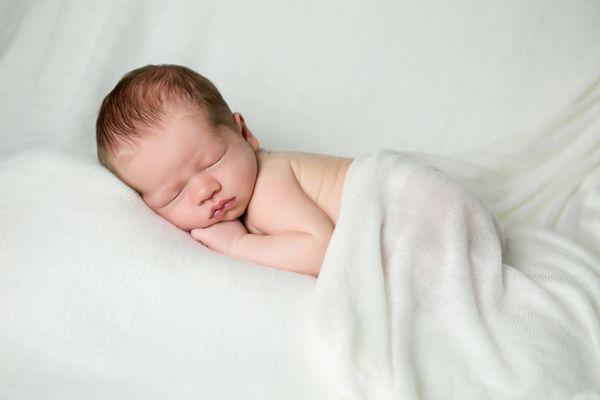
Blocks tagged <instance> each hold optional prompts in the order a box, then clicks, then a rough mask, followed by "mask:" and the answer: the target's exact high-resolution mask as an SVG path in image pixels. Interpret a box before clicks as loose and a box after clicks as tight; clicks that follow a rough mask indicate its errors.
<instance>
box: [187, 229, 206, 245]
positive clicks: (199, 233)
mask: <svg viewBox="0 0 600 400" xmlns="http://www.w3.org/2000/svg"><path fill="white" fill-rule="evenodd" d="M190 235H192V237H193V238H194V239H196V240H197V241H199V242H202V239H203V238H204V229H192V230H191V232H190Z"/></svg>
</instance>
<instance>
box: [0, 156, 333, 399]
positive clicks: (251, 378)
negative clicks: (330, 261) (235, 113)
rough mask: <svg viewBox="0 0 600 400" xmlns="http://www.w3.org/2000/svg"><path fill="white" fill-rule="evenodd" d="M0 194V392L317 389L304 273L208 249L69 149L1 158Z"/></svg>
mask: <svg viewBox="0 0 600 400" xmlns="http://www.w3.org/2000/svg"><path fill="white" fill-rule="evenodd" d="M0 192H1V193H3V195H2V196H0V221H1V223H0V237H1V238H2V240H1V241H0V260H1V261H0V274H1V279H0V316H1V317H0V318H1V323H0V360H1V361H0V398H2V399H34V398H44V399H83V398H85V399H100V398H105V399H106V398H110V399H132V398H136V399H137V398H140V399H165V398H177V399H183V398H190V399H191V398H195V399H196V398H198V397H200V398H206V399H233V398H247V399H286V398H287V399H289V398H310V399H321V398H322V399H329V398H330V397H328V396H326V395H325V393H326V392H325V390H326V389H327V387H325V386H323V385H317V384H315V381H317V380H318V379H317V378H318V377H317V376H315V370H314V368H312V367H311V361H310V359H308V358H307V356H306V354H308V352H307V351H306V340H305V336H306V331H307V329H306V322H305V316H306V312H307V309H308V307H307V302H308V298H309V295H310V293H311V291H312V289H313V288H314V280H315V279H314V278H312V277H307V276H305V275H299V274H294V273H289V272H285V271H282V270H276V269H272V268H268V267H264V266H260V265H254V264H251V263H247V262H242V261H238V260H235V259H231V258H228V257H225V256H222V255H219V254H216V253H213V252H211V251H210V250H208V249H207V248H206V247H204V246H202V245H200V244H199V243H198V242H196V241H194V240H193V239H192V238H191V237H190V236H189V235H188V234H186V233H185V232H183V231H181V230H179V229H177V228H176V227H174V226H172V225H171V224H169V223H168V222H166V221H164V220H163V219H162V218H160V217H159V216H158V215H156V214H154V213H153V212H152V211H151V210H150V209H149V208H147V207H145V206H144V205H143V203H142V201H141V199H140V198H139V197H138V196H137V194H135V193H134V192H133V191H132V190H131V189H128V188H126V187H124V186H123V185H122V184H121V183H120V182H119V181H118V180H117V179H116V178H114V177H113V176H112V175H110V174H109V173H108V172H107V171H106V170H105V169H104V168H101V167H100V166H98V165H96V164H93V163H90V162H87V161H85V160H81V159H78V158H77V157H74V156H72V155H67V154H63V153H56V152H49V151H47V150H42V151H31V152H27V153H23V154H21V155H19V156H17V157H14V158H11V159H8V160H5V161H3V162H0Z"/></svg>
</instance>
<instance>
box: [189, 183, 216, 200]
mask: <svg viewBox="0 0 600 400" xmlns="http://www.w3.org/2000/svg"><path fill="white" fill-rule="evenodd" d="M219 190H221V185H220V184H219V182H217V181H216V180H215V179H212V178H208V179H207V178H204V179H197V180H196V181H195V182H194V185H193V188H192V191H193V196H195V198H194V203H195V204H202V203H204V202H205V201H206V200H208V199H211V198H212V197H213V195H214V194H215V193H216V192H218V191H219Z"/></svg>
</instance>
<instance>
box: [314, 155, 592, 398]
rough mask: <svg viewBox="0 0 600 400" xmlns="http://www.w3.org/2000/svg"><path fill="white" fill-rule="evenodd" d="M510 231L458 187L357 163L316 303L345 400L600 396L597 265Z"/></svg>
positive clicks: (416, 172)
mask: <svg viewBox="0 0 600 400" xmlns="http://www.w3.org/2000/svg"><path fill="white" fill-rule="evenodd" d="M505 234H506V238H505V240H503V234H502V231H501V227H500V224H499V223H498V222H497V221H496V219H495V218H494V216H493V214H492V213H491V212H490V210H489V208H488V207H487V206H486V204H485V202H484V201H483V200H482V198H481V197H480V196H478V194H477V193H476V192H475V191H474V190H472V189H471V188H470V187H469V186H468V185H467V184H466V183H464V182H461V181H460V179H459V178H457V177H453V176H450V175H449V174H447V173H443V172H441V171H440V170H437V169H435V168H434V167H430V166H428V165H427V164H425V162H424V161H418V160H417V158H413V157H411V156H410V155H407V154H401V153H397V152H394V151H391V150H381V151H378V152H377V153H375V154H372V155H368V156H362V157H360V158H358V159H356V160H355V161H354V162H353V164H352V165H351V167H350V170H349V173H348V176H347V181H346V183H345V186H344V193H343V199H342V208H341V212H340V218H339V221H338V225H337V226H336V229H335V231H334V235H333V237H332V240H331V243H330V247H329V249H328V252H327V255H326V258H325V261H324V264H323V267H322V269H321V273H320V276H319V279H318V281H317V284H316V290H315V295H314V298H313V300H314V302H313V304H312V305H313V307H314V308H313V319H312V327H313V331H312V333H313V336H312V339H313V340H314V350H315V353H314V354H313V356H314V357H315V360H317V363H318V364H320V367H321V368H322V369H323V374H325V376H326V379H328V380H329V381H330V382H331V383H332V385H333V387H334V392H335V393H336V394H337V395H336V397H335V398H338V399H417V398H420V399H437V400H439V399H567V398H573V399H574V398H577V399H597V398H600V316H599V314H600V295H599V294H600V260H599V259H598V258H596V257H595V256H594V255H593V254H592V253H591V252H588V251H586V250H585V249H584V248H583V247H579V246H578V245H577V244H575V243H574V242H571V241H570V240H569V239H567V238H565V237H562V236H559V235H557V234H555V233H553V232H552V231H550V230H544V229H540V228H533V227H529V228H520V229H514V230H511V231H510V232H509V231H507V232H505ZM503 245H504V246H503ZM503 247H504V249H503Z"/></svg>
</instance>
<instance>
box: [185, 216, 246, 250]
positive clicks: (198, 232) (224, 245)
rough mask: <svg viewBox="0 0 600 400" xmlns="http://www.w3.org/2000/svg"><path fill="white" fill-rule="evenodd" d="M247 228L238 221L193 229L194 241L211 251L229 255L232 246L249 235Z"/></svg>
mask: <svg viewBox="0 0 600 400" xmlns="http://www.w3.org/2000/svg"><path fill="white" fill-rule="evenodd" d="M247 233H248V231H247V230H246V227H245V226H244V225H243V224H242V223H241V222H240V221H239V220H237V219H235V220H233V221H222V222H217V223H216V224H214V225H211V226H209V227H207V228H196V229H192V231H191V232H190V234H191V235H192V237H193V238H194V239H196V240H197V241H199V242H200V243H202V244H203V245H205V246H206V247H208V248H209V249H211V250H214V251H218V252H219V253H224V254H229V252H230V249H231V246H232V245H233V244H234V243H235V242H237V241H238V240H239V239H240V238H241V237H242V236H244V235H245V234H247Z"/></svg>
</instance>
